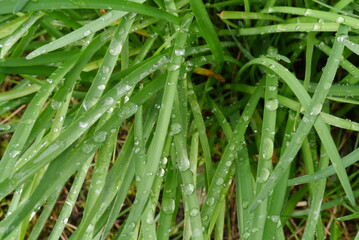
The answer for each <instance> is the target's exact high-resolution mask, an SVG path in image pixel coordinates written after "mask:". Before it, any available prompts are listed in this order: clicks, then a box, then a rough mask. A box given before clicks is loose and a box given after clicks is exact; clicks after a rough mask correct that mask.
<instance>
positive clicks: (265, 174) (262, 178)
mask: <svg viewBox="0 0 359 240" xmlns="http://www.w3.org/2000/svg"><path fill="white" fill-rule="evenodd" d="M269 175H270V171H269V169H268V168H262V169H261V170H260V173H259V176H258V182H259V183H265V182H266V181H267V180H268V178H269Z"/></svg>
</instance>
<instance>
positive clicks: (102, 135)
mask: <svg viewBox="0 0 359 240" xmlns="http://www.w3.org/2000/svg"><path fill="white" fill-rule="evenodd" d="M106 138H107V132H105V131H99V132H96V133H95V136H94V138H93V139H94V141H95V142H98V143H100V142H104V141H105V140H106Z"/></svg>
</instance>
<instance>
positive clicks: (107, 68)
mask: <svg viewBox="0 0 359 240" xmlns="http://www.w3.org/2000/svg"><path fill="white" fill-rule="evenodd" d="M102 72H103V73H105V74H106V73H109V72H110V68H109V67H107V66H103V67H102Z"/></svg>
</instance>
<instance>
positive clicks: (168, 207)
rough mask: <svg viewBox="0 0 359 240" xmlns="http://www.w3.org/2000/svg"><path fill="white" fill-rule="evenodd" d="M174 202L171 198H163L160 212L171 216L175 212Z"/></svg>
mask: <svg viewBox="0 0 359 240" xmlns="http://www.w3.org/2000/svg"><path fill="white" fill-rule="evenodd" d="M175 207H176V202H175V200H174V199H172V198H165V199H163V200H162V211H163V212H164V213H165V214H172V213H173V212H174V210H175Z"/></svg>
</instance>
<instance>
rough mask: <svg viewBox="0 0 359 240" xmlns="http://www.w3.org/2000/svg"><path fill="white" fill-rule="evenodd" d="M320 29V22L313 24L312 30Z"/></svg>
mask: <svg viewBox="0 0 359 240" xmlns="http://www.w3.org/2000/svg"><path fill="white" fill-rule="evenodd" d="M320 29H322V24H320V23H316V24H314V26H313V30H314V31H319V30H320Z"/></svg>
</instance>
